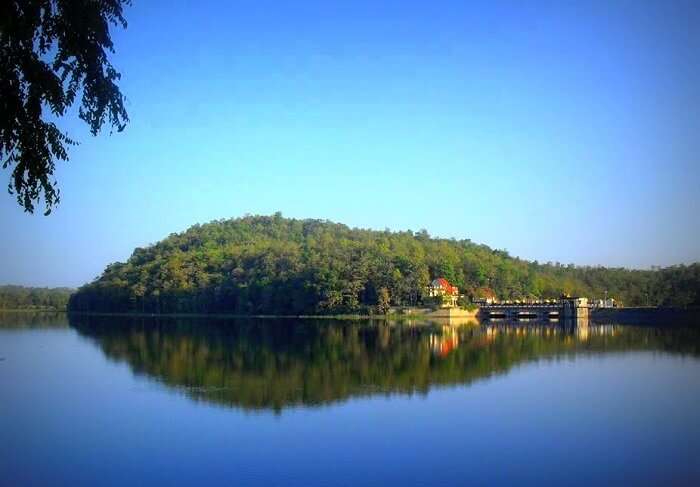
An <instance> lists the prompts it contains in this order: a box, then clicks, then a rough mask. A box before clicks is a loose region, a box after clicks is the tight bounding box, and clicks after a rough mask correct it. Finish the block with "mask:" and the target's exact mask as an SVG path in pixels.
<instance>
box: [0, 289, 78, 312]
mask: <svg viewBox="0 0 700 487" xmlns="http://www.w3.org/2000/svg"><path fill="white" fill-rule="evenodd" d="M73 292H74V290H73V289H69V288H66V287H57V288H47V287H23V286H0V309H5V310H18V309H26V310H30V309H35V310H56V311H60V310H65V309H66V307H67V305H68V299H69V298H70V295H71V294H72V293H73Z"/></svg>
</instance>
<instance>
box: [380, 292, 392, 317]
mask: <svg viewBox="0 0 700 487" xmlns="http://www.w3.org/2000/svg"><path fill="white" fill-rule="evenodd" d="M390 307H391V298H390V296H389V290H388V289H387V288H385V287H382V288H379V291H377V313H379V314H382V315H385V314H387V313H388V312H389V308H390Z"/></svg>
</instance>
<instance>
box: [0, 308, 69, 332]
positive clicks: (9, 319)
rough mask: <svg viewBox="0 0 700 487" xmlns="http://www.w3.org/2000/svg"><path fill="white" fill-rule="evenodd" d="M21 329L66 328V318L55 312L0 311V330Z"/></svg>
mask: <svg viewBox="0 0 700 487" xmlns="http://www.w3.org/2000/svg"><path fill="white" fill-rule="evenodd" d="M21 328H68V316H67V315H66V314H65V313H62V312H56V311H1V310H0V330H2V329H21Z"/></svg>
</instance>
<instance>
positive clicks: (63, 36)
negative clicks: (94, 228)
mask: <svg viewBox="0 0 700 487" xmlns="http://www.w3.org/2000/svg"><path fill="white" fill-rule="evenodd" d="M130 4H131V0H100V1H95V0H7V1H3V2H0V162H1V163H2V167H3V169H7V168H12V174H11V177H10V182H9V184H8V190H9V192H10V194H14V195H15V197H16V199H17V202H18V203H19V205H20V206H22V207H23V208H24V210H25V211H27V212H30V213H33V212H34V206H35V203H39V201H40V199H41V198H42V197H43V199H44V202H45V205H46V211H45V214H47V215H48V214H49V213H50V212H51V209H52V208H53V207H54V206H55V205H56V204H58V203H59V202H60V191H59V189H58V187H57V183H56V181H55V180H54V179H53V174H54V169H55V161H56V160H62V161H66V160H68V151H67V148H68V146H71V145H76V142H75V141H74V140H72V139H71V138H70V137H69V136H68V134H67V133H65V132H63V131H61V130H60V129H59V128H58V127H57V126H56V124H55V123H54V122H53V121H51V119H50V118H49V117H51V118H58V117H62V116H64V115H65V113H66V111H67V110H68V108H70V107H71V106H72V105H73V104H74V102H75V100H76V98H77V97H78V96H80V107H79V110H78V116H79V117H80V118H81V119H82V120H83V121H85V122H86V123H87V124H88V125H89V126H90V131H91V133H92V134H93V135H97V133H98V132H99V131H100V129H101V128H102V126H103V125H104V123H105V122H108V123H109V125H110V126H111V127H112V128H114V129H116V130H117V131H118V132H121V131H122V130H123V129H124V127H125V126H126V123H127V122H128V121H129V117H128V115H127V113H126V109H125V108H124V96H123V95H122V93H121V91H119V87H118V86H117V84H116V82H117V81H118V80H119V79H120V77H121V75H120V74H119V73H118V72H117V71H116V69H114V67H113V66H112V64H111V63H110V62H109V60H108V58H107V52H114V47H113V44H112V39H111V38H110V32H109V27H110V24H111V25H121V26H122V27H124V28H125V27H126V20H125V19H124V17H123V15H122V9H123V6H124V5H130ZM47 111H48V112H50V115H48V113H46V112H47Z"/></svg>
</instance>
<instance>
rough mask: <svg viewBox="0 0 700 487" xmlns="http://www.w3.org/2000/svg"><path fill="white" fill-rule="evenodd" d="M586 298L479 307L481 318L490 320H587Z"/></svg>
mask: <svg viewBox="0 0 700 487" xmlns="http://www.w3.org/2000/svg"><path fill="white" fill-rule="evenodd" d="M589 309H590V306H589V304H588V299H587V298H562V299H559V300H555V301H551V302H524V303H518V302H515V303H512V302H505V303H487V304H483V305H481V306H480V307H479V316H480V317H481V318H492V319H494V318H495V319H499V318H504V319H511V320H512V319H515V320H517V319H536V320H550V319H566V320H569V319H575V320H580V319H588V315H589Z"/></svg>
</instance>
